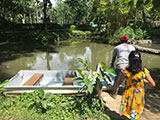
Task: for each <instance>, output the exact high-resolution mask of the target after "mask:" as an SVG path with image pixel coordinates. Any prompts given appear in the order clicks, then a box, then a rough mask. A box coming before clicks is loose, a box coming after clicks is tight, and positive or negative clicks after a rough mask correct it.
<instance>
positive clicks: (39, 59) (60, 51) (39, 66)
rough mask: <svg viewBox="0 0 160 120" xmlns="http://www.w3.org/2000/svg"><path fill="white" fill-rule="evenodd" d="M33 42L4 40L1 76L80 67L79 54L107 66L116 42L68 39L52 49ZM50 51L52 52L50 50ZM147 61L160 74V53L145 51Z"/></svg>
mask: <svg viewBox="0 0 160 120" xmlns="http://www.w3.org/2000/svg"><path fill="white" fill-rule="evenodd" d="M28 47H29V45H21V46H19V45H17V44H12V45H8V44H0V50H1V52H0V79H1V81H2V80H4V79H7V78H11V77H12V76H14V75H15V74H16V73H17V72H18V71H19V70H76V68H77V67H78V66H79V65H80V63H78V62H77V61H76V58H82V59H85V60H88V61H89V63H90V64H91V65H92V66H93V70H95V69H96V65H97V64H98V63H99V62H102V61H103V62H104V63H105V64H106V66H107V67H109V64H110V62H111V58H112V51H113V49H114V46H111V45H108V44H98V43H72V44H71V43H68V42H63V43H61V44H60V45H53V46H51V48H50V50H45V49H43V50H37V49H30V48H28ZM47 51H48V52H47ZM142 59H143V65H144V66H147V67H148V68H150V69H151V70H156V72H158V73H157V74H159V73H160V72H159V70H160V56H159V55H154V54H148V53H142Z"/></svg>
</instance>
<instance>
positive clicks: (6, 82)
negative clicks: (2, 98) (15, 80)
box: [0, 80, 10, 90]
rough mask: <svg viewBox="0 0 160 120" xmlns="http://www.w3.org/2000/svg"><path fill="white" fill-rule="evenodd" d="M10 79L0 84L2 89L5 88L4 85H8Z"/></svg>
mask: <svg viewBox="0 0 160 120" xmlns="http://www.w3.org/2000/svg"><path fill="white" fill-rule="evenodd" d="M9 82H10V81H9V80H6V81H4V82H3V83H1V84H0V90H5V88H4V86H5V85H7V84H8V83H9Z"/></svg>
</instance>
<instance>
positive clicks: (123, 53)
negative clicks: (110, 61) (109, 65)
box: [113, 43, 135, 69]
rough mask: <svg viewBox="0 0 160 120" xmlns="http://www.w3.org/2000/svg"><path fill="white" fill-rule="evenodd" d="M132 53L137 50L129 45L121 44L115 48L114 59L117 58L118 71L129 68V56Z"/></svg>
mask: <svg viewBox="0 0 160 120" xmlns="http://www.w3.org/2000/svg"><path fill="white" fill-rule="evenodd" d="M131 51H135V48H134V47H133V46H132V45H130V44H127V43H121V44H120V45H118V46H116V47H115V48H114V51H113V57H117V65H116V69H123V68H124V67H127V65H128V63H129V60H128V56H129V54H130V52H131Z"/></svg>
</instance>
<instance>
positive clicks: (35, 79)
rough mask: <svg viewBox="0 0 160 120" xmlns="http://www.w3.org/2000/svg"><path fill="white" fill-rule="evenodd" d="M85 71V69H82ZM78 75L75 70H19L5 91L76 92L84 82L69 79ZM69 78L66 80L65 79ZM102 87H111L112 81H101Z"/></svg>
mask: <svg viewBox="0 0 160 120" xmlns="http://www.w3.org/2000/svg"><path fill="white" fill-rule="evenodd" d="M84 72H85V71H84ZM77 76H80V75H79V73H78V72H77V71H74V70H72V71H68V70H21V71H19V72H18V73H17V74H16V75H15V76H13V77H12V78H11V79H10V80H9V81H10V82H9V83H8V84H7V85H5V88H6V91H5V92H6V93H10V94H12V93H14V94H19V93H24V92H32V91H34V90H35V89H43V90H44V91H45V92H51V93H55V94H58V93H62V94H73V93H78V91H79V90H80V88H82V87H83V86H84V83H79V82H78V81H76V80H74V81H72V80H71V79H72V78H73V77H77ZM68 78H69V79H70V81H69V82H68V81H67V79H68ZM102 84H103V89H111V88H112V87H113V81H112V82H110V81H109V80H107V79H106V81H102Z"/></svg>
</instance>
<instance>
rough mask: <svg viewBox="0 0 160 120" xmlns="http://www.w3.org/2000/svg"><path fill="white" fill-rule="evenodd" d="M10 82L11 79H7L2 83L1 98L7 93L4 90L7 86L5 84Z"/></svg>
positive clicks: (0, 87)
mask: <svg viewBox="0 0 160 120" xmlns="http://www.w3.org/2000/svg"><path fill="white" fill-rule="evenodd" d="M8 83H9V80H6V81H4V82H2V83H1V84H0V99H2V98H3V97H5V96H6V94H5V93H4V90H6V88H4V86H5V85H7V84H8Z"/></svg>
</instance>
